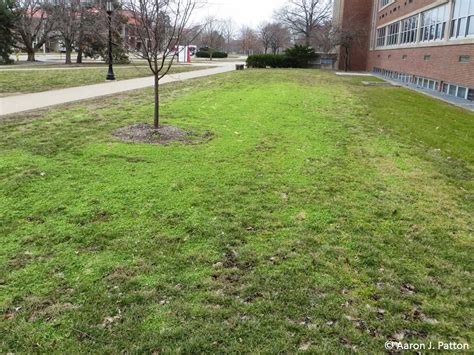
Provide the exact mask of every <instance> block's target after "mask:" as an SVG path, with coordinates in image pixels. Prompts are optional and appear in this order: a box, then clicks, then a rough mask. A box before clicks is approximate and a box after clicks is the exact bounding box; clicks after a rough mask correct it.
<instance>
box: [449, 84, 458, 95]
mask: <svg viewBox="0 0 474 355" xmlns="http://www.w3.org/2000/svg"><path fill="white" fill-rule="evenodd" d="M456 89H457V86H456V85H449V95H452V96H456Z"/></svg>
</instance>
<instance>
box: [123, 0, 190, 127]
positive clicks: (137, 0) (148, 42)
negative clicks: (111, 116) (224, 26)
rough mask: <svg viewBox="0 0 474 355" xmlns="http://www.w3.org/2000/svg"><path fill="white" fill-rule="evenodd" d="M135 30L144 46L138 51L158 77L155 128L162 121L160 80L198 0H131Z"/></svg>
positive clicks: (156, 78)
mask: <svg viewBox="0 0 474 355" xmlns="http://www.w3.org/2000/svg"><path fill="white" fill-rule="evenodd" d="M124 6H125V8H126V9H127V10H128V11H129V12H130V15H131V16H132V18H133V20H134V23H135V26H136V28H135V32H136V35H137V37H138V38H139V39H140V41H141V43H143V46H142V48H141V50H140V51H139V52H137V53H136V54H137V55H138V56H140V57H141V58H144V59H145V60H146V61H147V63H148V66H149V68H150V70H151V72H152V73H153V76H154V78H155V79H154V99H155V107H154V116H153V124H154V128H155V129H158V128H159V124H160V80H161V79H162V78H163V77H164V76H166V75H167V74H168V72H169V70H170V69H171V66H172V65H173V62H174V59H175V52H174V48H176V47H177V46H179V45H180V44H181V41H182V40H183V37H184V33H185V30H186V27H187V26H188V23H189V22H190V19H191V16H192V14H193V12H194V10H195V9H196V7H197V1H195V0H128V1H127V2H126V3H124Z"/></svg>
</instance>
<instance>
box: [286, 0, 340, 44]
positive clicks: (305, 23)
mask: <svg viewBox="0 0 474 355" xmlns="http://www.w3.org/2000/svg"><path fill="white" fill-rule="evenodd" d="M331 11H332V2H331V0H289V1H288V4H287V5H286V6H285V7H283V8H282V9H280V10H279V11H278V12H277V17H278V18H279V19H280V21H282V22H283V23H284V24H285V25H287V26H288V28H289V29H290V30H291V31H292V32H293V34H294V35H296V36H303V38H304V43H305V44H306V45H307V46H309V45H311V40H312V38H313V36H314V34H315V32H316V30H317V28H318V26H319V25H321V24H322V23H323V22H324V21H326V20H327V19H329V17H330V16H331Z"/></svg>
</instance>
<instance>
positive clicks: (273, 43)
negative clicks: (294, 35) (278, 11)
mask: <svg viewBox="0 0 474 355" xmlns="http://www.w3.org/2000/svg"><path fill="white" fill-rule="evenodd" d="M270 33H271V37H270V38H271V39H270V48H271V50H272V53H273V54H277V53H278V52H279V51H280V49H282V48H288V47H289V46H290V42H291V34H290V31H289V30H288V28H287V27H286V26H284V25H283V24H281V23H277V22H274V23H272V24H270Z"/></svg>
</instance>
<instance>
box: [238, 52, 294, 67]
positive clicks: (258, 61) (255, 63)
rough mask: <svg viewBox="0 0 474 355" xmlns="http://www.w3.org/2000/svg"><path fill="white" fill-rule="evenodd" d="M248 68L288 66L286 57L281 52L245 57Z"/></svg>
mask: <svg viewBox="0 0 474 355" xmlns="http://www.w3.org/2000/svg"><path fill="white" fill-rule="evenodd" d="M247 66H248V67H249V68H267V67H270V68H289V67H290V65H289V62H288V58H287V57H286V56H285V55H283V54H256V55H251V56H249V57H248V58H247Z"/></svg>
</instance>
